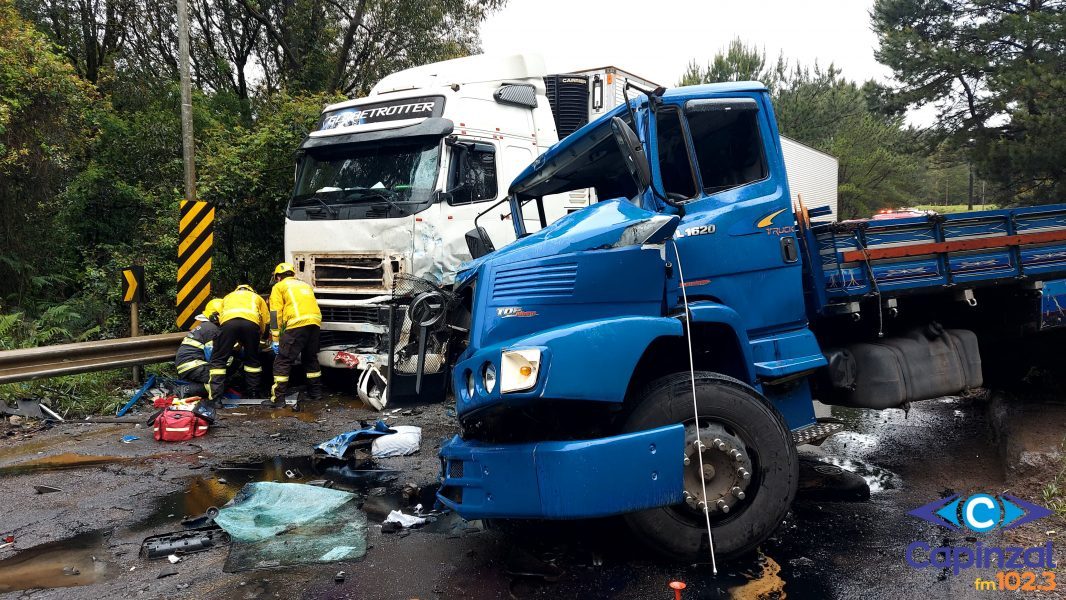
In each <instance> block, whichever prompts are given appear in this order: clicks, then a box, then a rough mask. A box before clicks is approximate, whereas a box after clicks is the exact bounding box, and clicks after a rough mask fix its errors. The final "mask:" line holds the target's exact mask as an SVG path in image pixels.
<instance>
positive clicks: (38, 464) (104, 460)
mask: <svg viewBox="0 0 1066 600" xmlns="http://www.w3.org/2000/svg"><path fill="white" fill-rule="evenodd" d="M133 460H137V457H131V456H95V455H90V454H75V453H73V452H64V453H63V454H56V455H54V456H44V457H41V458H35V459H32V460H27V461H25V462H20V463H17V464H14V465H8V466H6V467H0V477H5V476H11V475H25V474H26V473H37V472H40V471H62V470H65V469H83V468H86V467H96V466H100V465H110V464H116V463H123V462H130V461H133Z"/></svg>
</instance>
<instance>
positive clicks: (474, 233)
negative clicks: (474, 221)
mask: <svg viewBox="0 0 1066 600" xmlns="http://www.w3.org/2000/svg"><path fill="white" fill-rule="evenodd" d="M466 247H467V249H469V250H470V256H471V258H481V257H482V256H485V255H486V254H490V253H492V252H495V251H496V246H494V245H493V244H492V240H491V239H490V238H489V232H488V231H486V230H485V228H484V227H481V226H478V227H475V228H474V229H471V230H470V231H468V232H466Z"/></svg>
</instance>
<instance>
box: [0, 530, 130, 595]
mask: <svg viewBox="0 0 1066 600" xmlns="http://www.w3.org/2000/svg"><path fill="white" fill-rule="evenodd" d="M105 537H106V536H105V535H104V534H103V533H102V532H93V533H87V534H83V535H79V536H77V537H73V538H70V539H66V540H62V541H58V542H50V543H48V544H42V545H40V546H36V547H34V548H30V549H28V550H23V551H22V552H19V553H18V554H16V555H15V556H12V557H11V558H7V559H4V560H2V561H0V592H11V591H16V590H31V589H46V588H65V587H74V586H79V585H88V584H91V583H96V582H98V581H102V580H104V579H105V578H106V577H108V576H110V575H111V574H112V572H113V571H114V569H115V567H114V566H113V565H110V564H109V563H108V562H107V561H105V560H104V557H106V556H109V553H108V552H107V550H106V548H105V547H104V540H105Z"/></svg>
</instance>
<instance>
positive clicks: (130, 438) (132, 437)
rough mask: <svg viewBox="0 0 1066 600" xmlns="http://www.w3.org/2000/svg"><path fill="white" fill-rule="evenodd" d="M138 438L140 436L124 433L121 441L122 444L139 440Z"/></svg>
mask: <svg viewBox="0 0 1066 600" xmlns="http://www.w3.org/2000/svg"><path fill="white" fill-rule="evenodd" d="M139 439H141V438H139V437H137V436H135V435H124V436H122V443H123V444H128V443H130V442H132V441H134V440H139Z"/></svg>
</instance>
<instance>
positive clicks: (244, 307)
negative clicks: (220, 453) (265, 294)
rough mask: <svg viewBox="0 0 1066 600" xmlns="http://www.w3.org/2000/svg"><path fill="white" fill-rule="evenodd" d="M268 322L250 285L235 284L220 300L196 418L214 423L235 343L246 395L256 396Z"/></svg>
mask: <svg viewBox="0 0 1066 600" xmlns="http://www.w3.org/2000/svg"><path fill="white" fill-rule="evenodd" d="M269 320H270V314H269V312H268V311H267V306H266V302H264V301H263V299H262V298H261V297H260V296H259V294H256V293H255V290H254V289H252V286H250V285H238V286H237V289H235V290H233V291H232V292H230V293H229V294H226V297H225V298H223V299H222V310H221V312H220V313H219V319H218V321H219V325H220V329H221V331H219V334H218V338H217V339H216V340H215V347H214V349H213V350H212V352H211V363H210V381H209V383H208V387H207V400H206V401H204V402H201V403H200V404H198V405H197V407H196V414H197V415H199V416H201V417H203V418H204V419H205V420H206V421H208V422H211V421H214V418H215V408H217V406H218V402H219V401H220V399H221V398H222V394H223V393H224V392H225V391H226V364H227V363H228V362H229V359H230V356H232V355H233V349H234V347H235V346H236V345H237V344H240V345H241V346H242V347H243V349H244V357H243V358H244V366H243V368H244V387H245V393H246V394H248V395H249V396H251V397H252V398H255V397H256V395H257V394H258V393H259V391H260V387H259V383H260V381H259V380H260V374H261V373H262V372H263V367H262V366H261V365H260V363H259V340H261V339H263V334H264V333H266V327H267V323H268V322H269Z"/></svg>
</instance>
